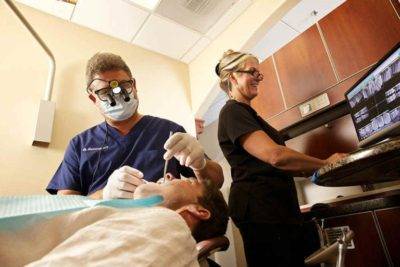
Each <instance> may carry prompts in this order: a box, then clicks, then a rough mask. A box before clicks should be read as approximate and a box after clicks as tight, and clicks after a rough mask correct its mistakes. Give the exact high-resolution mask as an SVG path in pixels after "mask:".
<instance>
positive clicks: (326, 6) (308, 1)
mask: <svg viewBox="0 0 400 267" xmlns="http://www.w3.org/2000/svg"><path fill="white" fill-rule="evenodd" d="M345 1H346V0H324V1H315V0H302V1H301V2H300V3H299V4H297V5H296V6H295V7H294V8H293V9H292V10H290V11H289V12H288V13H287V14H286V15H285V16H284V17H283V19H282V21H284V22H285V23H287V24H288V25H289V26H291V27H293V28H294V29H296V30H297V31H298V32H303V31H305V30H307V29H308V28H309V27H311V25H313V24H315V23H316V22H317V21H318V20H320V19H321V18H323V17H324V16H325V15H327V14H328V13H330V12H331V11H332V10H334V9H335V8H336V7H338V6H340V5H341V4H343V3H344V2H345ZM314 10H315V11H317V14H316V15H313V14H312V12H313V11H314Z"/></svg>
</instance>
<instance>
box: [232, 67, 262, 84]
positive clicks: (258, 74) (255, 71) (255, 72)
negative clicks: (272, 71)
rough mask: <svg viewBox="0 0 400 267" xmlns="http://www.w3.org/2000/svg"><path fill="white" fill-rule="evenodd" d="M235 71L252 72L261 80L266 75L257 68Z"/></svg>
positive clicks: (251, 73)
mask: <svg viewBox="0 0 400 267" xmlns="http://www.w3.org/2000/svg"><path fill="white" fill-rule="evenodd" d="M235 72H239V73H247V74H250V75H251V76H253V77H254V78H255V79H257V80H260V81H261V80H262V79H264V75H262V73H261V72H260V71H259V70H257V69H249V70H236V71H235Z"/></svg>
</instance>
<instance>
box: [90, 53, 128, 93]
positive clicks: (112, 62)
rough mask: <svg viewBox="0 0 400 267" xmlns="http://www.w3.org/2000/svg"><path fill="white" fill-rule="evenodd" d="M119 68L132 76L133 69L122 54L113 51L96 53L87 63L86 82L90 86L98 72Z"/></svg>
mask: <svg viewBox="0 0 400 267" xmlns="http://www.w3.org/2000/svg"><path fill="white" fill-rule="evenodd" d="M118 70H123V71H125V72H126V73H127V74H128V75H129V77H130V78H132V73H131V70H130V69H129V67H128V65H127V64H126V63H125V61H124V60H123V59H122V58H121V57H120V56H118V55H115V54H112V53H96V54H95V55H94V56H93V57H91V58H90V59H89V61H88V62H87V65H86V84H87V85H88V86H89V84H90V83H91V82H92V80H93V77H94V76H95V75H96V74H99V73H102V72H106V71H118Z"/></svg>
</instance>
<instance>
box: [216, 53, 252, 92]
mask: <svg viewBox="0 0 400 267" xmlns="http://www.w3.org/2000/svg"><path fill="white" fill-rule="evenodd" d="M248 59H253V60H256V61H257V62H258V59H257V58H256V57H255V56H253V55H252V54H246V53H242V52H239V51H233V50H232V49H229V50H227V51H225V52H224V54H223V55H222V58H221V59H220V61H219V62H218V64H217V66H216V67H215V72H216V73H217V75H218V76H219V78H220V81H219V86H220V87H221V89H222V90H224V91H225V92H226V93H227V94H228V95H229V91H230V90H232V84H231V82H230V80H229V75H230V74H231V73H232V72H234V71H236V70H239V69H241V68H243V67H244V64H245V62H246V61H247V60H248Z"/></svg>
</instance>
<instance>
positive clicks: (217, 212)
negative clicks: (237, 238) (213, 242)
mask: <svg viewBox="0 0 400 267" xmlns="http://www.w3.org/2000/svg"><path fill="white" fill-rule="evenodd" d="M203 184H204V189H203V195H202V197H199V198H198V201H199V204H200V205H202V206H203V207H204V208H206V209H207V210H208V211H210V214H211V215H210V218H209V219H208V220H205V221H200V223H199V224H198V225H197V227H196V228H195V229H194V231H193V233H192V235H193V237H194V239H195V240H196V242H200V241H202V240H206V239H210V238H213V237H217V236H221V235H224V234H225V233H226V228H227V225H228V205H227V204H226V201H225V199H224V196H223V195H222V193H221V191H220V190H219V189H218V187H217V186H216V185H215V184H214V183H213V182H212V181H211V180H205V181H204V183H203Z"/></svg>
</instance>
